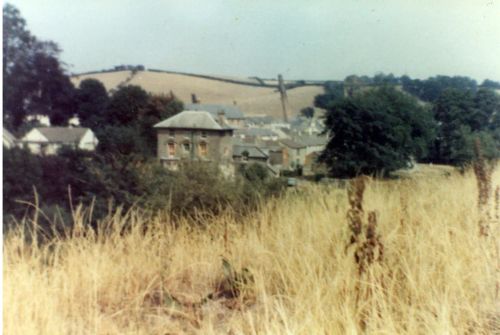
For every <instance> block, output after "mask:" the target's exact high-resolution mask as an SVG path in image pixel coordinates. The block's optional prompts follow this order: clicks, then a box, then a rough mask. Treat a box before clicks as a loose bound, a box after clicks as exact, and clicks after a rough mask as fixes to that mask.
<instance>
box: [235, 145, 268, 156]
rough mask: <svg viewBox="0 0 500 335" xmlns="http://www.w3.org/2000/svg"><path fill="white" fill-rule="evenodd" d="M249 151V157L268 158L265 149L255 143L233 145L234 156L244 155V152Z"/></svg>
mask: <svg viewBox="0 0 500 335" xmlns="http://www.w3.org/2000/svg"><path fill="white" fill-rule="evenodd" d="M245 151H246V152H248V157H251V158H267V157H269V156H268V155H266V153H265V152H264V151H262V150H261V149H260V148H258V147H256V146H254V145H233V156H242V155H243V153H244V152H245Z"/></svg>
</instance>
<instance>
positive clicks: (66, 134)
mask: <svg viewBox="0 0 500 335" xmlns="http://www.w3.org/2000/svg"><path fill="white" fill-rule="evenodd" d="M35 129H37V130H38V131H39V132H41V133H42V135H43V136H45V137H46V138H47V140H48V141H49V142H60V143H75V142H80V140H81V139H82V137H83V135H85V133H86V132H87V131H88V130H89V128H79V127H78V128H68V127H40V128H35Z"/></svg>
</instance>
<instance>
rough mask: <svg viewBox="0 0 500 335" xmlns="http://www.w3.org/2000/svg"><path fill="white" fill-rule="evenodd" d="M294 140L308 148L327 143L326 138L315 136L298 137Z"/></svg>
mask: <svg viewBox="0 0 500 335" xmlns="http://www.w3.org/2000/svg"><path fill="white" fill-rule="evenodd" d="M295 140H296V141H297V142H300V143H303V144H304V145H306V146H308V147H313V146H320V145H325V144H327V143H328V137H326V136H315V135H310V136H300V137H297V138H295Z"/></svg>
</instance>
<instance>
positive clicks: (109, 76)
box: [72, 71, 323, 119]
mask: <svg viewBox="0 0 500 335" xmlns="http://www.w3.org/2000/svg"><path fill="white" fill-rule="evenodd" d="M129 76H130V71H120V72H109V73H96V74H91V75H82V76H79V77H78V78H77V77H74V78H72V81H73V84H75V85H77V86H78V85H79V83H80V81H81V80H83V79H87V78H95V79H98V80H100V81H101V82H102V83H103V84H104V85H105V86H106V88H107V89H108V90H110V89H113V88H116V87H117V86H118V85H119V84H120V83H121V82H123V81H125V80H126V79H127V78H128V77H129ZM129 84H131V85H139V86H141V87H143V88H144V89H145V90H146V91H148V92H151V93H155V94H169V93H170V91H172V92H173V93H174V94H175V95H176V96H177V97H178V98H179V99H181V100H182V101H183V102H184V103H191V94H192V93H195V94H196V96H197V98H198V99H200V100H201V102H202V103H206V104H225V105H232V104H233V103H234V102H235V101H236V103H237V104H238V106H239V107H240V108H241V110H242V111H243V112H244V113H245V114H248V115H271V116H274V117H276V118H279V119H281V118H282V110H281V101H280V94H279V93H278V92H277V91H276V90H275V89H273V88H267V87H256V86H245V85H239V84H232V83H227V82H222V81H217V80H210V79H204V78H196V77H191V76H185V75H180V74H170V73H158V72H148V71H144V72H138V73H137V74H136V75H135V76H134V77H133V78H132V80H131V81H130V82H129ZM322 93H323V87H321V86H305V87H300V88H295V89H291V90H289V91H288V92H287V94H288V102H289V104H290V108H291V114H292V115H298V114H299V112H300V110H301V109H302V108H304V107H310V106H313V102H314V97H315V96H316V95H318V94H322Z"/></svg>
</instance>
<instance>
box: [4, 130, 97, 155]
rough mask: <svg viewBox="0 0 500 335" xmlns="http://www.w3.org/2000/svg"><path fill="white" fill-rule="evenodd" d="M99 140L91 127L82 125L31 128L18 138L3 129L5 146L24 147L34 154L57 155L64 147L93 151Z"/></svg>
mask: <svg viewBox="0 0 500 335" xmlns="http://www.w3.org/2000/svg"><path fill="white" fill-rule="evenodd" d="M98 143H99V140H98V139H97V137H96V136H95V134H94V132H93V131H92V130H91V129H89V128H82V127H39V128H33V129H31V130H30V131H29V132H28V133H27V134H26V135H25V136H23V137H22V138H21V139H17V138H15V137H14V135H12V134H11V133H10V132H9V131H8V130H7V129H5V128H4V129H3V146H4V147H6V148H8V149H10V148H14V147H23V148H27V149H29V150H30V151H31V152H32V153H34V154H41V155H55V154H57V152H58V151H59V149H61V148H62V147H70V148H73V149H80V150H88V151H93V150H95V149H96V147H97V144H98Z"/></svg>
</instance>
